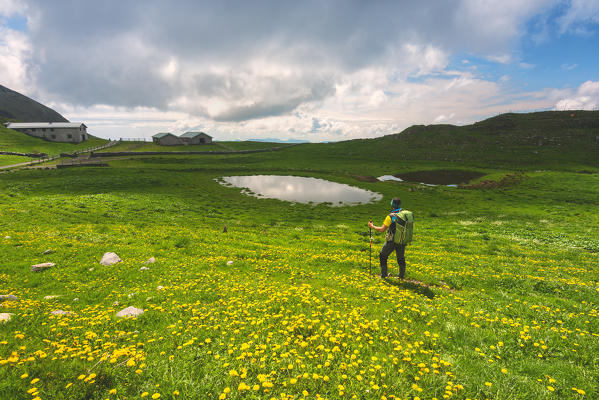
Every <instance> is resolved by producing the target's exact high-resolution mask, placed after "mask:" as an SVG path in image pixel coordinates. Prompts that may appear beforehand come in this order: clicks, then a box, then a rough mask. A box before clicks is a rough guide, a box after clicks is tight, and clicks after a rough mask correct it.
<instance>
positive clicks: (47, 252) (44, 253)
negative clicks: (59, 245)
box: [42, 249, 54, 256]
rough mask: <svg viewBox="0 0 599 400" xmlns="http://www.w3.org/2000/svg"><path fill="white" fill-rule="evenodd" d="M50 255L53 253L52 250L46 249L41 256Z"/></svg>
mask: <svg viewBox="0 0 599 400" xmlns="http://www.w3.org/2000/svg"><path fill="white" fill-rule="evenodd" d="M52 253H54V250H52V249H48V250H46V251H44V252H43V253H42V254H43V255H45V256H47V255H48V254H52Z"/></svg>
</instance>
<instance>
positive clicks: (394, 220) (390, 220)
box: [368, 197, 414, 279]
mask: <svg viewBox="0 0 599 400" xmlns="http://www.w3.org/2000/svg"><path fill="white" fill-rule="evenodd" d="M368 227H369V228H372V229H374V230H375V231H377V232H380V233H383V232H385V231H386V230H387V229H388V232H387V234H386V236H385V244H384V245H383V248H382V249H381V252H380V253H379V259H380V262H381V278H386V277H387V276H388V275H387V258H389V255H390V254H391V253H393V250H395V255H396V256H397V264H399V275H398V276H399V279H403V278H404V276H405V274H406V258H405V255H404V253H405V250H406V245H407V244H408V243H410V242H411V241H412V232H413V230H414V214H412V212H411V211H408V210H404V209H402V208H401V200H400V199H399V197H395V198H393V200H391V213H390V214H389V215H387V217H386V218H385V220H384V221H383V225H381V226H375V225H374V224H373V223H372V221H369V222H368Z"/></svg>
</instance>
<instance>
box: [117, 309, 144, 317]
mask: <svg viewBox="0 0 599 400" xmlns="http://www.w3.org/2000/svg"><path fill="white" fill-rule="evenodd" d="M143 313H144V310H142V309H141V308H135V307H133V306H129V307H127V308H124V309H122V310H121V311H119V312H118V313H116V316H117V317H120V318H124V317H137V316H138V315H141V314H143Z"/></svg>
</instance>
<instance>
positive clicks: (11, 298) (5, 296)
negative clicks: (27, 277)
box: [0, 294, 17, 303]
mask: <svg viewBox="0 0 599 400" xmlns="http://www.w3.org/2000/svg"><path fill="white" fill-rule="evenodd" d="M3 301H17V296H15V295H14V294H0V303H1V302H3Z"/></svg>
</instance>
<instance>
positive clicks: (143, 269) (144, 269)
mask: <svg viewBox="0 0 599 400" xmlns="http://www.w3.org/2000/svg"><path fill="white" fill-rule="evenodd" d="M139 270H140V271H149V270H150V268H148V267H141V268H140V269H139Z"/></svg>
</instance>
